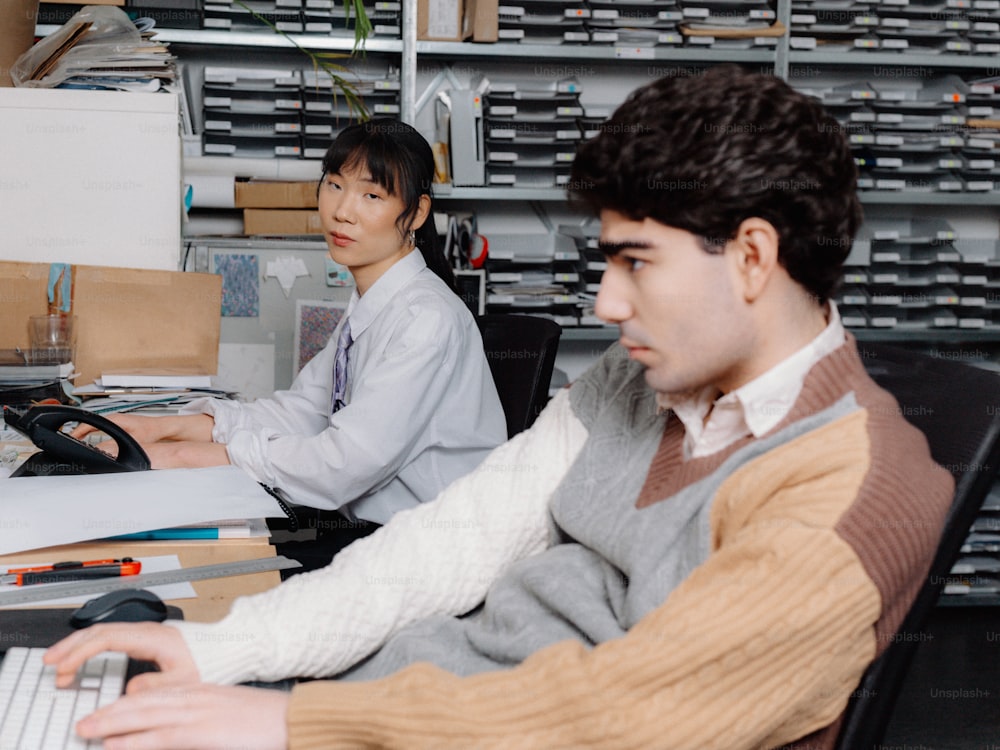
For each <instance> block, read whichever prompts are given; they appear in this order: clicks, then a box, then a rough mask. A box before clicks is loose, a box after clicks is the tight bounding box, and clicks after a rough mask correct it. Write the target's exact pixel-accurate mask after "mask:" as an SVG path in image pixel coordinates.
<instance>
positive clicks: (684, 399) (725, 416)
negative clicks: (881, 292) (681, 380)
mask: <svg viewBox="0 0 1000 750" xmlns="http://www.w3.org/2000/svg"><path fill="white" fill-rule="evenodd" d="M827 311H828V312H827V316H828V321H827V324H826V328H824V329H823V330H822V331H821V332H820V334H819V335H818V336H816V338H814V339H813V340H812V341H810V342H809V343H808V344H806V345H805V346H804V347H802V348H801V349H799V350H798V351H797V352H795V353H794V354H792V355H791V356H790V357H787V358H786V359H784V360H782V361H781V362H779V363H778V364H776V365H775V366H774V367H772V368H771V369H770V370H768V371H767V372H765V373H763V374H762V375H759V376H758V377H756V378H754V379H753V380H751V381H750V382H748V383H744V384H743V385H742V386H740V387H739V388H737V389H736V390H734V391H731V392H730V393H727V394H725V395H724V396H722V397H721V398H720V397H719V391H718V389H716V388H715V387H714V386H706V387H705V388H703V389H700V390H697V391H693V392H688V393H682V394H676V393H674V394H671V393H658V394H656V404H657V406H659V407H660V409H661V410H664V409H672V410H673V411H674V413H675V414H677V417H678V418H679V419H680V420H681V421H682V422H683V423H684V429H685V447H686V448H687V447H690V448H691V452H692V455H698V451H697V448H696V444H697V442H698V440H699V439H700V438H701V436H702V434H713V438H714V439H715V440H716V441H718V438H719V436H718V434H717V433H718V432H719V430H720V429H722V430H723V431H724V432H726V433H727V434H726V435H725V436H724V440H722V442H726V443H729V442H732V441H733V440H736V439H738V438H740V437H742V436H743V435H746V434H747V433H748V432H749V433H750V434H752V435H753V436H754V437H760V436H761V435H763V434H765V433H766V432H768V431H769V430H771V429H772V428H773V427H774V426H775V425H777V424H778V423H779V422H780V421H781V420H782V419H784V418H785V417H786V416H787V415H788V412H789V411H791V409H792V406H794V405H795V401H796V399H797V398H798V396H799V393H800V392H801V390H802V384H803V382H804V381H805V377H806V375H807V374H808V372H809V370H810V369H812V367H813V365H815V364H816V363H817V362H818V361H819V360H821V359H822V358H823V357H825V356H827V355H828V354H830V353H831V352H833V351H834V350H835V349H837V348H838V347H839V346H841V345H842V344H843V343H844V326H843V324H842V323H841V320H840V313H839V311H838V310H837V305H836V303H834V302H833V301H832V300H831V301H830V302H829V303H828V307H827ZM710 411H711V412H712V414H711V416H710V417H709V419H708V422H707V423H706V421H705V416H706V415H708V414H709V412H710ZM716 418H718V420H719V423H718V424H715V425H713V424H712V422H713V420H715V419H716ZM689 444H690V445H689ZM718 447H720V448H721V447H724V446H723V445H721V444H720V445H719V446H718Z"/></svg>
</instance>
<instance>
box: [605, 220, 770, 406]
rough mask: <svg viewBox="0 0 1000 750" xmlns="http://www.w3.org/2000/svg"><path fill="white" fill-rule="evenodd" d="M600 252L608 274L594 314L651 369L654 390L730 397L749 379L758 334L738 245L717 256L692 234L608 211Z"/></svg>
mask: <svg viewBox="0 0 1000 750" xmlns="http://www.w3.org/2000/svg"><path fill="white" fill-rule="evenodd" d="M601 244H602V246H603V247H604V248H605V250H606V255H607V256H608V267H607V270H606V271H605V272H604V276H603V278H602V279H601V289H600V291H599V292H598V295H597V304H596V313H597V315H598V316H600V317H601V318H602V319H603V320H604V321H606V322H608V323H615V324H618V325H619V326H620V328H621V338H620V340H621V343H622V345H623V346H624V347H625V348H626V349H627V350H628V352H629V356H630V357H631V358H632V359H634V360H636V361H637V362H639V363H641V364H642V365H644V366H645V367H646V382H647V383H648V384H649V386H650V387H651V388H653V389H654V390H656V391H659V392H661V393H684V392H687V391H693V390H698V389H700V388H702V387H703V386H706V385H714V386H716V387H717V388H719V389H720V390H722V391H723V392H728V391H730V390H732V389H734V388H737V387H739V386H740V385H742V383H743V382H746V380H747V379H749V376H748V373H747V372H746V363H747V361H748V358H749V355H750V353H751V352H752V349H753V343H754V335H753V334H754V329H753V327H752V325H751V323H752V321H751V318H750V314H749V308H748V305H747V304H746V303H745V301H744V299H743V295H742V292H741V290H740V281H739V274H738V273H737V262H736V260H735V256H736V254H737V253H736V251H735V250H734V249H733V247H732V245H733V243H730V244H729V245H727V246H726V249H725V250H724V251H723V252H721V253H719V254H715V255H713V254H710V253H708V252H706V251H705V250H704V248H703V247H702V245H701V243H700V241H699V239H698V238H697V237H696V236H695V235H693V234H691V233H690V232H687V231H684V230H682V229H676V228H674V227H670V226H667V225H665V224H660V223H659V222H657V221H654V220H652V219H645V220H643V221H634V220H632V219H629V218H628V217H626V216H624V215H622V214H620V213H618V212H617V211H608V210H605V211H602V212H601Z"/></svg>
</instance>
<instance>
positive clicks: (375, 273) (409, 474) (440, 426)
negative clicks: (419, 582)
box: [75, 119, 507, 555]
mask: <svg viewBox="0 0 1000 750" xmlns="http://www.w3.org/2000/svg"><path fill="white" fill-rule="evenodd" d="M433 170H434V160H433V155H432V152H431V148H430V146H429V144H428V143H427V141H426V140H424V138H423V137H422V136H421V135H420V134H419V133H418V132H417V131H416V130H414V129H413V128H412V127H410V126H409V125H406V124H405V123H402V122H399V121H397V120H392V119H375V120H371V121H368V122H365V123H361V124H357V125H352V126H350V127H348V128H346V129H345V130H343V131H342V132H341V134H340V135H339V136H338V137H337V138H336V140H335V141H334V143H333V145H331V147H330V148H329V150H328V151H327V154H326V156H325V157H324V159H323V175H322V178H321V179H320V182H319V187H318V198H319V213H320V219H321V222H322V226H323V232H324V236H325V238H326V241H327V244H328V246H329V253H330V257H331V258H333V260H335V261H337V262H338V263H340V264H342V265H344V266H346V267H347V268H348V269H349V270H350V272H351V274H352V275H353V276H354V281H355V284H356V289H355V291H354V293H353V294H352V296H351V300H350V303H349V305H348V308H347V311H346V314H345V315H344V318H343V319H342V320H341V322H340V325H339V326H338V328H337V330H336V331H335V332H334V334H333V336H332V337H331V339H330V342H329V343H328V344H327V346H326V347H325V348H324V349H323V350H322V351H321V352H319V353H318V354H317V355H316V356H315V357H314V358H313V359H312V360H311V361H310V362H309V363H308V364H307V365H306V366H305V367H304V368H303V369H302V371H301V372H300V373H299V375H298V376H297V377H296V379H295V382H294V383H293V384H292V386H291V388H290V389H289V390H287V391H279V392H277V393H275V394H273V395H272V396H271V397H270V398H266V399H259V400H257V401H255V402H253V403H239V402H235V401H224V400H219V399H200V400H198V401H195V402H193V403H191V404H189V405H188V406H186V407H185V408H184V409H183V410H182V413H181V415H178V416H167V417H155V418H151V417H140V416H129V415H120V416H116V417H114V418H113V419H114V420H115V421H116V422H118V423H119V424H120V425H121V426H122V427H124V428H125V429H126V430H128V431H129V432H130V433H131V434H132V435H133V436H134V437H135V438H136V439H137V440H138V441H139V442H140V443H141V444H142V446H143V448H144V449H145V450H146V452H147V454H148V455H149V458H150V461H151V462H152V464H153V468H157V469H158V468H176V467H198V466H216V465H223V464H227V463H232V464H235V465H237V466H240V467H242V468H243V469H244V470H246V471H247V473H249V474H250V475H251V476H252V477H253V478H254V479H256V480H257V481H259V482H261V483H262V484H264V485H265V486H267V487H271V488H277V489H280V490H281V491H282V492H283V494H284V495H285V496H286V497H287V498H288V499H289V500H291V501H292V502H293V503H295V504H299V505H306V506H311V507H314V508H319V509H323V510H327V511H333V510H336V511H339V514H338V513H334V514H330V515H328V516H326V517H325V519H324V517H323V516H321V519H323V520H322V521H321V523H320V524H319V526H320V533H321V534H322V535H324V536H325V537H326V538H327V539H328V543H327V544H326V545H325V548H326V551H327V552H328V553H329V554H331V555H332V553H333V552H335V551H336V549H338V548H339V547H341V546H343V545H344V544H345V543H349V542H350V541H351V540H352V539H353V538H357V537H358V536H364V535H366V534H367V533H370V532H371V531H373V530H374V529H375V528H377V527H378V526H379V525H382V524H384V523H386V522H387V521H388V520H389V518H390V517H391V516H392V515H393V514H394V513H396V512H397V511H400V510H403V509H405V508H410V507H413V506H415V505H417V504H418V503H421V502H425V501H428V500H431V499H433V498H434V497H435V496H436V495H437V494H438V493H439V492H440V491H441V490H442V489H443V488H444V487H446V486H447V485H448V484H450V483H451V481H452V480H454V479H457V478H458V477H460V476H462V475H464V474H466V473H468V472H469V471H471V470H472V469H473V468H475V467H476V466H477V465H478V464H479V463H480V461H481V460H482V459H483V458H484V457H485V456H486V454H487V453H488V452H489V451H490V450H491V449H492V448H494V447H495V446H496V445H498V444H500V443H502V442H503V441H504V440H506V438H507V431H506V423H505V421H504V414H503V410H502V407H501V405H500V400H499V397H498V396H497V392H496V387H495V386H494V383H493V379H492V376H491V374H490V369H489V365H488V363H487V361H486V356H485V354H484V352H483V346H482V339H481V338H480V334H479V330H478V328H477V326H476V324H475V321H474V319H473V317H472V315H471V313H470V312H469V310H468V308H467V307H466V306H465V304H464V303H463V302H462V301H461V299H460V298H459V297H458V296H457V295H456V294H455V293H454V291H453V285H454V277H453V275H452V273H451V269H450V268H449V266H448V264H447V263H446V261H445V259H444V257H443V255H442V253H441V252H440V250H439V249H438V238H437V233H436V232H435V230H434V227H433V214H432V210H431V208H432V207H431V182H432V178H433V173H434V172H433ZM87 431H89V430H87V429H86V428H85V427H82V428H78V429H77V431H76V433H75V434H77V435H78V436H79V435H83V434H85V433H86V432H87ZM323 527H328V528H323ZM324 532H325V533H324Z"/></svg>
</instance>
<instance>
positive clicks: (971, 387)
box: [837, 344, 1000, 750]
mask: <svg viewBox="0 0 1000 750" xmlns="http://www.w3.org/2000/svg"><path fill="white" fill-rule="evenodd" d="M859 349H860V350H861V354H862V357H864V361H865V367H866V368H867V369H868V372H869V374H870V375H871V376H872V378H873V379H874V380H875V381H876V382H877V383H878V384H879V385H881V386H882V387H883V388H885V389H886V390H887V391H889V392H890V393H892V394H893V395H894V396H895V397H896V400H897V401H898V402H899V406H900V409H901V411H902V414H903V416H904V417H905V418H906V419H908V420H909V421H910V422H911V423H912V424H914V425H915V426H916V427H918V428H919V429H920V430H921V431H923V433H924V435H926V436H927V442H928V444H929V445H930V450H931V455H932V456H933V457H934V460H935V461H937V462H938V463H940V464H941V465H942V466H944V467H945V468H946V469H948V470H949V471H951V473H952V475H953V476H954V477H955V498H954V501H953V503H952V506H951V509H950V510H949V512H948V516H947V517H946V519H945V524H944V529H943V531H942V534H941V540H940V542H939V544H938V549H937V552H936V554H935V557H934V561H933V563H932V564H931V568H930V571H929V573H928V576H927V580H926V582H925V583H924V585H923V587H922V588H921V589H920V592H919V593H918V594H917V597H916V599H915V600H914V602H913V606H912V607H911V608H910V610H909V612H908V613H907V615H906V618H905V619H904V620H903V624H902V626H901V627H900V630H899V633H898V634H897V636H896V637H895V638H894V639H893V641H892V643H891V644H890V645H889V646H888V648H886V650H885V651H884V652H882V654H881V655H880V656H879V657H878V658H877V659H876V660H875V661H873V662H872V664H871V665H870V666H869V667H868V669H867V670H866V672H865V674H864V676H863V677H862V679H861V684H860V685H859V686H858V689H857V690H856V691H855V692H854V695H853V697H852V699H851V701H850V703H849V704H848V707H847V711H846V712H845V715H844V720H843V723H842V725H841V729H840V734H839V735H838V738H837V748H838V750H871V749H872V748H878V747H882V739H883V736H884V735H885V730H886V727H887V726H888V723H889V719H890V717H891V715H892V710H893V708H894V706H895V703H896V698H897V696H898V695H899V690H900V686H901V685H902V682H903V679H904V677H905V676H906V673H907V671H908V670H909V667H910V663H911V661H912V659H913V654H914V653H915V651H916V648H917V645H918V644H919V642H920V632H921V629H922V628H923V627H924V624H925V622H926V620H927V616H928V615H929V614H930V612H931V610H932V609H933V608H934V606H935V605H936V604H937V601H938V598H939V597H940V595H941V591H942V589H943V588H944V584H945V578H946V576H947V575H948V574H949V573H950V571H951V569H952V567H953V566H954V563H955V560H956V559H957V558H958V556H959V553H960V550H961V546H962V544H963V542H964V541H965V539H966V537H967V535H968V532H969V527H970V526H971V525H972V522H973V521H974V520H975V518H976V515H977V514H978V512H979V509H980V507H981V506H982V504H983V500H985V498H986V495H987V493H988V492H989V490H990V488H991V487H992V485H993V482H994V480H995V478H996V475H997V467H998V465H1000V464H998V461H1000V376H998V375H997V374H996V373H993V372H989V371H987V370H983V369H980V368H977V367H972V366H970V365H966V364H962V363H961V362H958V361H952V360H947V359H943V358H941V357H933V356H930V355H927V354H920V353H917V352H912V351H908V350H904V349H900V348H896V347H892V346H887V345H884V344H859Z"/></svg>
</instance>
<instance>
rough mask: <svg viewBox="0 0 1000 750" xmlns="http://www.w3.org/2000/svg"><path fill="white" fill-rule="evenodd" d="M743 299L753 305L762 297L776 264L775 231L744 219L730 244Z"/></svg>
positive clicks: (765, 223)
mask: <svg viewBox="0 0 1000 750" xmlns="http://www.w3.org/2000/svg"><path fill="white" fill-rule="evenodd" d="M730 249H731V250H732V251H733V252H734V253H735V261H736V274H737V277H738V279H739V282H740V284H741V286H742V289H743V299H744V300H746V301H747V302H753V301H754V300H756V299H757V298H758V297H760V295H761V294H762V293H763V291H764V288H765V287H766V286H767V283H768V281H769V280H770V279H771V276H773V275H774V273H775V270H776V269H777V268H778V267H779V264H778V230H776V229H775V228H774V225H773V224H771V222H769V221H767V220H765V219H761V218H759V217H756V216H753V217H750V218H749V219H744V220H743V222H742V223H741V224H740V226H739V227H738V228H737V230H736V236H735V237H734V238H733V239H732V240H731V241H730Z"/></svg>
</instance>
